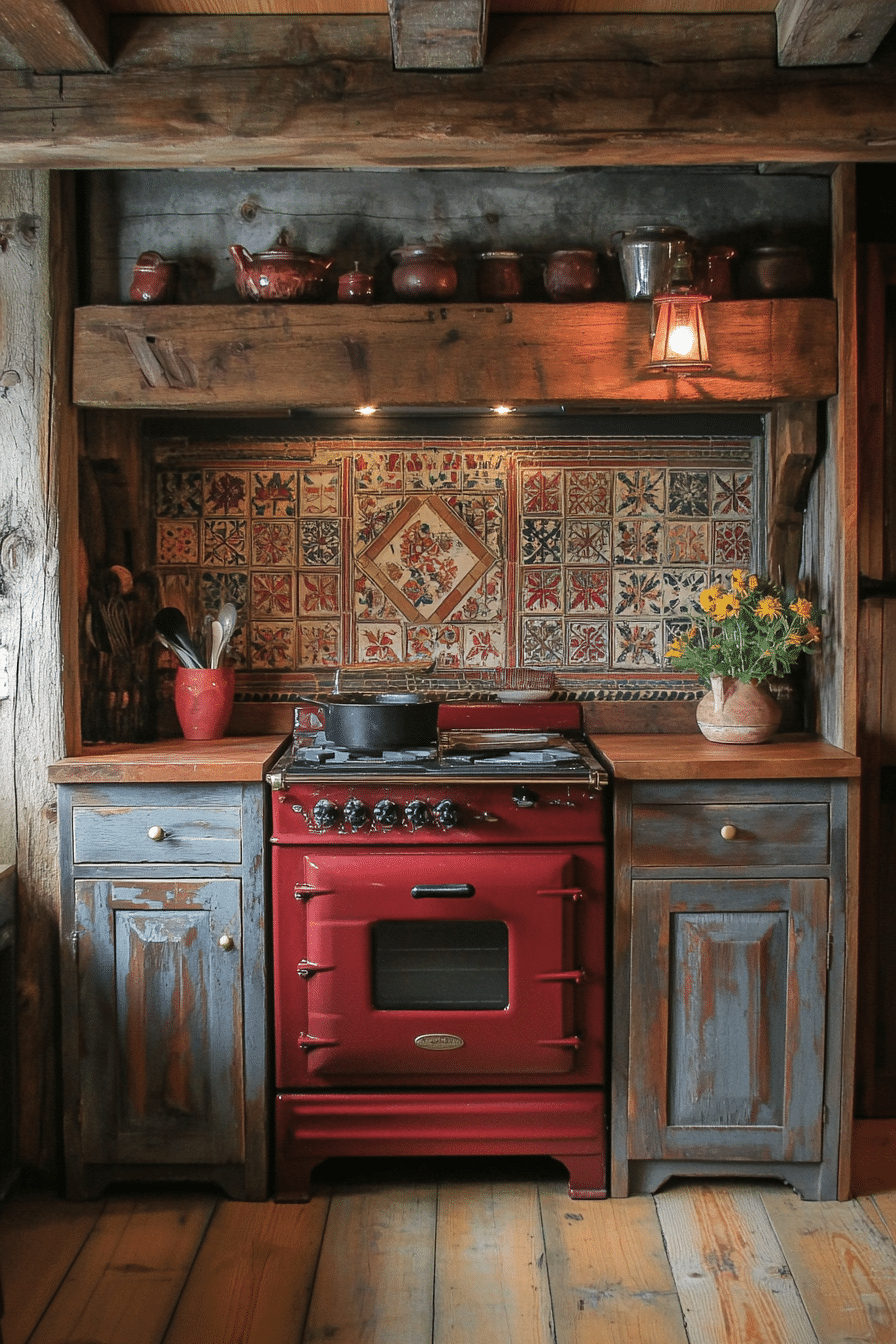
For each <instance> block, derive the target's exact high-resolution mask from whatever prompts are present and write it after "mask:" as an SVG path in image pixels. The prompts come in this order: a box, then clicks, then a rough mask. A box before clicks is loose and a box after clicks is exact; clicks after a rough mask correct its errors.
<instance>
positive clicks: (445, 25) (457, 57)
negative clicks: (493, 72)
mask: <svg viewBox="0 0 896 1344" xmlns="http://www.w3.org/2000/svg"><path fill="white" fill-rule="evenodd" d="M389 23H390V26H391V29H392V59H393V62H394V65H395V69H396V70H481V69H482V64H483V61H484V60H485V36H486V31H487V29H488V0H389Z"/></svg>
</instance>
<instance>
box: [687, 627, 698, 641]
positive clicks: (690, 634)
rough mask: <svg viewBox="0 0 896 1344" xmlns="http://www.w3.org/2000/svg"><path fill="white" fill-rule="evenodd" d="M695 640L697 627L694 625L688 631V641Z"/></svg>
mask: <svg viewBox="0 0 896 1344" xmlns="http://www.w3.org/2000/svg"><path fill="white" fill-rule="evenodd" d="M696 638H697V627H696V625H692V626H691V628H690V630H689V631H688V639H696Z"/></svg>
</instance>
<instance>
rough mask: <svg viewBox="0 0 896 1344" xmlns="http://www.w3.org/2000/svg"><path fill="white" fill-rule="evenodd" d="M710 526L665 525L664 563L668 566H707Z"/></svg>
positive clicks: (701, 524)
mask: <svg viewBox="0 0 896 1344" xmlns="http://www.w3.org/2000/svg"><path fill="white" fill-rule="evenodd" d="M709 537H710V524H709V523H708V522H707V523H672V522H669V523H667V524H666V561H667V563H668V564H670V565H701V564H702V565H708V564H709V550H710V540H709Z"/></svg>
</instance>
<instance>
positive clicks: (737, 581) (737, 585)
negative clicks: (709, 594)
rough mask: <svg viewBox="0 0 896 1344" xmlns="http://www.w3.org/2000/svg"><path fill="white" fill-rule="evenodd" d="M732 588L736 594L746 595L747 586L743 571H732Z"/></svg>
mask: <svg viewBox="0 0 896 1344" xmlns="http://www.w3.org/2000/svg"><path fill="white" fill-rule="evenodd" d="M731 587H732V588H733V590H734V591H735V592H736V593H745V592H746V591H747V585H746V582H745V580H744V571H743V570H742V569H732V571H731Z"/></svg>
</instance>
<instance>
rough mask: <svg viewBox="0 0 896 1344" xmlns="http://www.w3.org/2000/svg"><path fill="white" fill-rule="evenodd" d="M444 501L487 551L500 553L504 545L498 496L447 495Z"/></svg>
mask: <svg viewBox="0 0 896 1344" xmlns="http://www.w3.org/2000/svg"><path fill="white" fill-rule="evenodd" d="M444 499H445V503H446V504H447V505H448V507H449V508H450V509H452V510H453V512H454V513H456V514H457V516H458V517H459V518H462V519H463V521H464V522H465V523H466V525H467V527H468V528H470V530H471V531H472V532H475V533H476V535H477V537H479V539H480V541H484V542H485V544H486V546H488V548H489V550H492V551H495V552H497V553H500V551H501V550H502V548H503V543H504V500H503V499H502V498H501V496H500V495H452V494H447V495H445V496H444Z"/></svg>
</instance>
